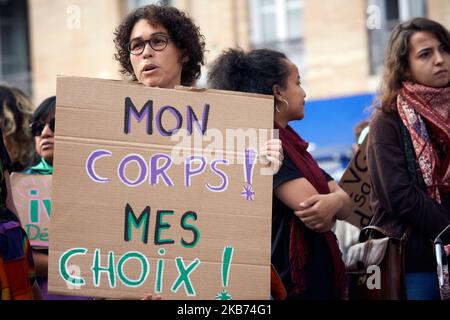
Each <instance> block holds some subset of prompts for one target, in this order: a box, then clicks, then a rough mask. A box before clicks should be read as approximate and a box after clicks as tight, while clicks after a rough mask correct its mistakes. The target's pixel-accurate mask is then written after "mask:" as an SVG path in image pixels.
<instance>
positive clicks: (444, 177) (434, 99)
mask: <svg viewBox="0 0 450 320" xmlns="http://www.w3.org/2000/svg"><path fill="white" fill-rule="evenodd" d="M397 109H398V113H399V115H400V118H401V119H402V121H403V123H404V124H405V126H406V128H407V129H408V132H409V134H410V136H411V140H412V143H413V147H414V151H415V154H416V157H417V160H418V163H419V167H420V171H421V173H422V176H423V179H424V181H425V184H426V186H427V192H428V195H429V196H430V197H432V198H433V199H435V200H436V201H437V202H439V203H441V199H442V197H443V196H446V195H448V194H449V193H450V87H445V88H431V87H426V86H423V85H420V84H413V83H410V82H404V83H403V88H402V89H401V91H400V94H399V95H398V98H397ZM430 137H433V139H431V138H430ZM438 148H440V149H441V154H442V156H441V157H439V155H438V152H437V149H438Z"/></svg>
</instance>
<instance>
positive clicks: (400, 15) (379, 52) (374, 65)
mask: <svg viewBox="0 0 450 320" xmlns="http://www.w3.org/2000/svg"><path fill="white" fill-rule="evenodd" d="M367 15H368V20H367V21H368V30H369V53H370V73H371V74H372V75H376V74H380V73H381V72H382V69H383V59H384V56H385V53H386V46H387V42H388V39H389V35H390V33H391V31H392V29H393V28H394V27H395V25H397V24H398V23H399V22H403V21H406V20H409V19H411V18H414V17H425V16H426V3H425V0H368V1H367ZM369 20H370V22H369Z"/></svg>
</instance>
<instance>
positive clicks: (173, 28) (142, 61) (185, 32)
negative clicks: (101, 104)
mask: <svg viewBox="0 0 450 320" xmlns="http://www.w3.org/2000/svg"><path fill="white" fill-rule="evenodd" d="M114 34H115V39H114V43H115V45H116V54H115V58H116V60H117V61H119V63H120V65H121V68H122V70H121V72H122V74H123V75H125V76H128V77H131V79H132V80H133V81H137V82H139V83H142V84H143V85H145V86H148V87H159V88H166V89H173V88H175V87H176V86H179V85H183V86H194V85H195V82H196V80H197V79H198V78H199V77H200V73H201V66H202V65H204V51H205V42H204V39H203V38H204V37H203V35H201V34H200V29H199V28H198V27H197V26H196V25H195V24H194V22H193V21H192V20H191V19H190V18H189V17H188V16H187V15H186V14H185V13H184V12H181V11H179V10H178V9H177V8H174V7H170V6H164V5H148V6H144V7H141V8H139V9H137V10H135V11H134V12H132V13H130V14H129V15H128V16H127V17H125V19H124V20H123V22H122V23H121V24H120V25H119V27H117V29H116V31H115V33H114ZM260 155H261V156H263V157H264V158H265V159H266V160H268V161H270V162H271V163H272V168H273V169H274V171H275V172H276V171H277V170H278V169H279V168H280V165H281V161H280V159H281V157H282V147H281V142H280V141H279V140H269V141H268V142H267V143H266V145H265V146H264V147H263V148H262V150H260Z"/></svg>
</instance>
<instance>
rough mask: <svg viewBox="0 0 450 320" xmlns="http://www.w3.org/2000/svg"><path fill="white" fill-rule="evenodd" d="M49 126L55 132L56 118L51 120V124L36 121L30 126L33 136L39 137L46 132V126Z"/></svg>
mask: <svg viewBox="0 0 450 320" xmlns="http://www.w3.org/2000/svg"><path fill="white" fill-rule="evenodd" d="M47 124H48V127H49V128H50V130H52V132H53V133H54V132H55V118H53V119H52V120H50V121H49V122H44V121H40V120H39V121H34V122H32V123H31V124H30V128H31V133H32V134H33V136H35V137H38V136H40V135H41V134H42V131H44V128H45V126H46V125H47Z"/></svg>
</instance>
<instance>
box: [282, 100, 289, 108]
mask: <svg viewBox="0 0 450 320" xmlns="http://www.w3.org/2000/svg"><path fill="white" fill-rule="evenodd" d="M281 99H282V100H283V103H286V110H288V109H289V102H288V101H287V100H286V99H284V98H281Z"/></svg>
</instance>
